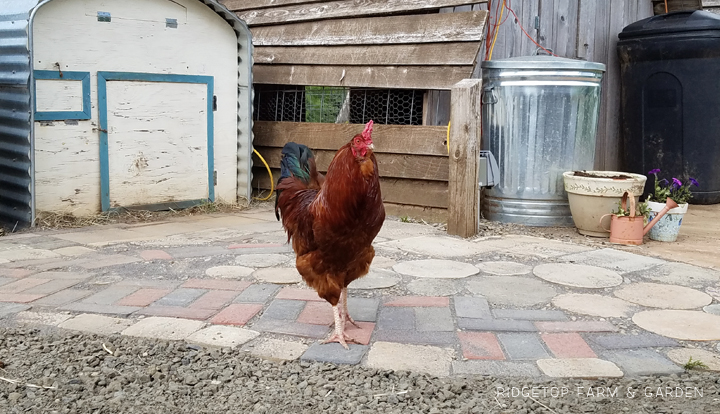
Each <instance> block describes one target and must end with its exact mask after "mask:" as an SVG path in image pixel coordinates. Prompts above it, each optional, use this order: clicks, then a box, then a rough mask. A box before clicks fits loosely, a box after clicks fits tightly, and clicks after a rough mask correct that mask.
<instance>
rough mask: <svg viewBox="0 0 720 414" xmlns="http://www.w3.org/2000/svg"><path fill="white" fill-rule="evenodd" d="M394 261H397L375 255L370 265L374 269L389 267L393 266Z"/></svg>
mask: <svg viewBox="0 0 720 414" xmlns="http://www.w3.org/2000/svg"><path fill="white" fill-rule="evenodd" d="M396 263H397V262H396V261H395V259H391V258H389V257H385V256H375V258H374V259H373V261H372V263H371V264H370V267H372V268H375V269H389V268H391V267H393V266H395V264H396Z"/></svg>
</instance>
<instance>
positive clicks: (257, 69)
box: [253, 65, 472, 89]
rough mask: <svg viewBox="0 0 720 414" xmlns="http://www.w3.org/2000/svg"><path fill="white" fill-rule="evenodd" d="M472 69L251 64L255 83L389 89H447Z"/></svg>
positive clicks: (465, 67) (459, 67)
mask: <svg viewBox="0 0 720 414" xmlns="http://www.w3.org/2000/svg"><path fill="white" fill-rule="evenodd" d="M471 74H472V66H375V67H373V66H345V67H343V66H310V65H255V66H254V67H253V76H254V81H255V83H268V84H276V85H277V84H280V85H316V86H346V87H355V88H389V89H450V88H451V87H452V85H454V84H456V83H457V82H459V81H461V80H462V79H466V78H469V77H470V75H471Z"/></svg>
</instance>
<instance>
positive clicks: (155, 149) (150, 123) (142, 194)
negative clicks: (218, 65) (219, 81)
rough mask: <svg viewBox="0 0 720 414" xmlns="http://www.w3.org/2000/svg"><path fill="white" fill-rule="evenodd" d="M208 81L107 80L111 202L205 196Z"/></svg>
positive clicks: (145, 202) (131, 203) (114, 204)
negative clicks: (196, 82)
mask: <svg viewBox="0 0 720 414" xmlns="http://www.w3.org/2000/svg"><path fill="white" fill-rule="evenodd" d="M207 107H208V103H207V85H205V84H193V83H169V82H139V81H108V82H107V133H108V169H109V174H108V175H109V194H110V207H111V208H115V207H120V206H124V207H128V206H139V205H152V204H168V203H182V202H187V201H192V200H199V199H207V198H208V173H209V171H208V151H210V150H212V148H208V114H207V109H208V108H207Z"/></svg>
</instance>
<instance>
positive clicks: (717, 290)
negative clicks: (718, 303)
mask: <svg viewBox="0 0 720 414" xmlns="http://www.w3.org/2000/svg"><path fill="white" fill-rule="evenodd" d="M705 292H707V294H708V295H710V296H712V297H714V298H715V299H717V300H720V287H712V286H710V287H709V288H706V289H705Z"/></svg>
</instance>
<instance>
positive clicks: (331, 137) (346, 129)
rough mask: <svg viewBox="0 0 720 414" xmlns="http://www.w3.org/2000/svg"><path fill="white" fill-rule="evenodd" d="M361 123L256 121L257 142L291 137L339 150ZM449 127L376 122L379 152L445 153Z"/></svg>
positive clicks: (264, 143) (266, 143)
mask: <svg viewBox="0 0 720 414" xmlns="http://www.w3.org/2000/svg"><path fill="white" fill-rule="evenodd" d="M363 127H364V126H363V125H361V124H320V123H311V122H269V121H255V123H254V126H253V133H254V135H255V141H254V142H253V144H254V145H255V146H266V147H277V148H281V147H282V146H283V145H285V144H286V143H287V142H289V141H294V142H299V143H302V144H305V145H307V146H308V147H310V148H311V149H313V150H331V151H337V150H338V148H340V147H341V146H343V145H345V144H347V143H348V142H350V139H351V138H352V137H353V136H355V134H359V133H360V132H362V130H363ZM446 131H447V128H446V127H442V126H440V127H436V126H408V125H381V124H375V126H373V144H374V145H375V152H376V153H389V154H415V155H439V156H446V155H447V148H446V146H445V138H446V136H447V133H446Z"/></svg>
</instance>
